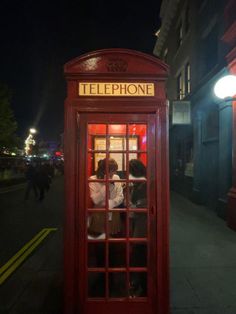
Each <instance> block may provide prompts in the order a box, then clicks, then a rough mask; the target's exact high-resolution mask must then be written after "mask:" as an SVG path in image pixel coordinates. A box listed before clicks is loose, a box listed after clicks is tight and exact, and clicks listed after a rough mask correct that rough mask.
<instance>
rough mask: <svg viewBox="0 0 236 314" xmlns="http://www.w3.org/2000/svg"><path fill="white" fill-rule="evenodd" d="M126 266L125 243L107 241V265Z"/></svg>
mask: <svg viewBox="0 0 236 314" xmlns="http://www.w3.org/2000/svg"><path fill="white" fill-rule="evenodd" d="M125 266H126V244H125V243H109V267H125Z"/></svg>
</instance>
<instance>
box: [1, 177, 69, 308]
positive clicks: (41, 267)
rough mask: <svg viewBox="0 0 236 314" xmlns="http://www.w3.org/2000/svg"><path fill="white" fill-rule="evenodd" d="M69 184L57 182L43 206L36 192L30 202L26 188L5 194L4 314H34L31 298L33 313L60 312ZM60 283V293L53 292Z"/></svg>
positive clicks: (2, 290) (55, 180)
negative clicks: (66, 190)
mask: <svg viewBox="0 0 236 314" xmlns="http://www.w3.org/2000/svg"><path fill="white" fill-rule="evenodd" d="M63 179H64V178H63V177H56V178H54V179H53V182H52V185H51V188H50V190H49V192H48V193H47V194H46V196H45V199H44V200H43V201H42V202H38V201H36V200H35V199H34V195H33V193H32V195H30V198H29V200H27V201H24V193H25V186H24V185H21V186H19V187H18V188H16V187H14V188H12V189H11V188H10V189H7V190H6V191H5V192H4V191H0V314H2V313H4V314H6V313H7V314H8V313H9V314H13V313H14V314H15V313H17V314H19V313H21V312H22V311H23V309H25V310H26V309H27V310H29V308H28V306H29V302H28V301H29V299H30V300H31V301H32V302H31V303H30V304H31V305H30V307H31V308H32V310H33V308H34V310H35V309H36V308H37V309H39V311H40V308H41V309H43V310H44V311H45V313H47V310H46V309H47V308H49V309H50V310H49V311H48V312H49V313H50V314H51V313H54V311H52V307H54V308H57V313H58V307H59V306H60V304H59V302H58V300H60V299H61V298H58V293H61V291H60V292H58V291H57V292H56V291H55V290H56V289H57V290H59V289H60V290H61V277H62V224H63V208H64V191H63V188H64V186H63ZM51 228H52V229H51ZM35 236H37V241H36V240H35V239H36V238H35ZM4 267H5V268H4ZM6 269H7V271H6ZM11 269H13V271H12V272H10V275H9V276H8V275H5V274H7V272H8V270H11ZM4 276H5V277H4ZM59 276H60V279H59ZM59 281H60V282H59ZM54 284H55V285H56V287H55V289H49V288H48V287H49V285H54ZM47 288H48V289H49V290H48V291H46V290H47ZM35 289H37V290H38V289H39V291H35ZM49 291H52V292H53V293H54V296H51V295H50V293H51V292H49ZM56 295H57V297H56ZM49 296H50V299H51V300H49V301H48V298H49ZM55 301H56V302H57V303H58V304H56V302H55ZM52 302H54V303H53V304H52ZM27 303H28V305H27V306H26V304H27ZM22 313H23V312H22ZM24 313H28V312H27V311H26V312H24ZM29 313H31V312H29ZM32 313H34V312H32ZM40 313H41V312H40Z"/></svg>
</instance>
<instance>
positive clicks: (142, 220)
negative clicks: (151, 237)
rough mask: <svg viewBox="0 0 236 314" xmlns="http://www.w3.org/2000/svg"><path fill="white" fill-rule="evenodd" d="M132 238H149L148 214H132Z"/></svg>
mask: <svg viewBox="0 0 236 314" xmlns="http://www.w3.org/2000/svg"><path fill="white" fill-rule="evenodd" d="M130 216H131V218H130V234H129V236H130V238H147V214H146V213H137V212H131V215H130Z"/></svg>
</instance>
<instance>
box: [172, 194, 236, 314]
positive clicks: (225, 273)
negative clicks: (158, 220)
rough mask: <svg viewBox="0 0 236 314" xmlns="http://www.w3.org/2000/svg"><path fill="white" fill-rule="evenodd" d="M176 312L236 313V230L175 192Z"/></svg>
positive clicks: (174, 285) (173, 213)
mask: <svg viewBox="0 0 236 314" xmlns="http://www.w3.org/2000/svg"><path fill="white" fill-rule="evenodd" d="M170 252H171V307H172V314H235V313H236V232H233V231H232V230H230V229H229V228H228V227H227V226H226V224H225V221H223V220H221V219H220V218H218V217H217V216H216V214H215V213H214V212H212V211H210V210H208V209H206V208H204V207H202V206H198V205H195V204H192V203H191V202H190V201H188V200H186V199H184V198H183V197H181V196H180V195H178V194H176V193H172V196H171V247H170Z"/></svg>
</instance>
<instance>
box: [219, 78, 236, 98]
mask: <svg viewBox="0 0 236 314" xmlns="http://www.w3.org/2000/svg"><path fill="white" fill-rule="evenodd" d="M214 93H215V95H216V96H217V97H218V98H220V99H224V98H228V97H233V96H234V95H236V76H235V75H226V76H224V77H222V78H221V79H219V80H218V81H217V82H216V84H215V87H214Z"/></svg>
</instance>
